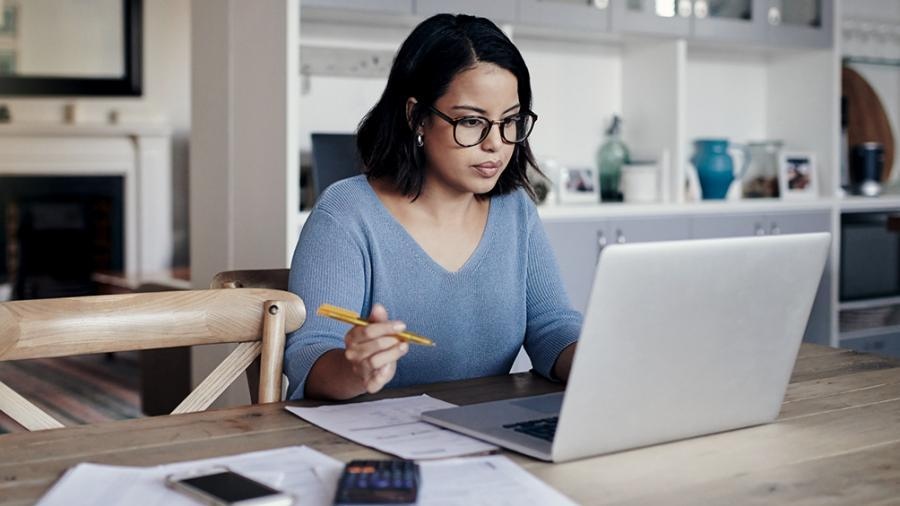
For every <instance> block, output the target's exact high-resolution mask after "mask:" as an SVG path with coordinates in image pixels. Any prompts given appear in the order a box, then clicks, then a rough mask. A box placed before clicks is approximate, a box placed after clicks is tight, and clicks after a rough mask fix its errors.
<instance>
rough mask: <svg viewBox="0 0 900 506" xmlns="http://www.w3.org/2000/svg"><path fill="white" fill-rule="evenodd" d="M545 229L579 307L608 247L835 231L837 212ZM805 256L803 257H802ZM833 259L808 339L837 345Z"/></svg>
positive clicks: (593, 222) (547, 222) (574, 221)
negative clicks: (833, 219)
mask: <svg viewBox="0 0 900 506" xmlns="http://www.w3.org/2000/svg"><path fill="white" fill-rule="evenodd" d="M544 229H545V230H546V231H547V236H548V237H549V239H550V243H551V245H552V246H553V249H554V252H555V254H556V258H557V261H558V263H559V268H560V273H561V276H562V279H563V283H564V284H565V286H566V290H567V291H568V294H569V297H570V299H571V301H572V304H573V306H574V307H575V308H576V309H578V310H579V311H584V310H585V308H586V307H587V302H588V297H589V296H590V291H591V286H592V283H593V274H594V267H595V265H596V263H597V259H598V258H599V256H600V252H601V251H602V250H603V248H604V247H605V246H606V245H609V244H613V243H627V242H649V241H671V240H679V239H710V238H723V237H745V236H753V235H772V234H782V233H784V234H798V233H809V232H827V231H830V230H831V211H830V210H817V211H790V212H769V213H756V212H744V213H737V212H736V213H727V214H715V215H706V214H694V215H676V216H641V217H611V218H545V219H544ZM800 260H802V259H800ZM831 279H832V276H831V259H829V260H828V264H827V265H826V267H825V270H824V272H823V275H822V280H821V281H820V284H819V288H818V291H817V292H816V299H815V302H814V303H813V309H812V313H811V314H810V319H809V323H808V325H807V328H806V332H805V334H804V340H805V341H807V342H815V343H819V344H825V345H828V344H830V343H831V312H832V302H831Z"/></svg>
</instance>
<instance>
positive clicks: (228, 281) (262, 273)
mask: <svg viewBox="0 0 900 506" xmlns="http://www.w3.org/2000/svg"><path fill="white" fill-rule="evenodd" d="M290 273H291V270H290V269H248V270H241V271H224V272H220V273H218V274H216V276H215V277H214V278H213V280H212V283H210V284H209V287H210V288H271V289H273V290H287V289H288V278H289V277H290Z"/></svg>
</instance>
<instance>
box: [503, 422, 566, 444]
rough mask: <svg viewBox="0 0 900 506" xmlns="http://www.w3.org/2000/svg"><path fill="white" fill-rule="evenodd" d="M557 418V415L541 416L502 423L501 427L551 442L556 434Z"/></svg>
mask: <svg viewBox="0 0 900 506" xmlns="http://www.w3.org/2000/svg"><path fill="white" fill-rule="evenodd" d="M558 420H559V417H558V416H551V417H550V418H541V419H539V420H528V421H527V422H519V423H511V424H508V425H504V426H503V428H504V429H512V430H514V431H516V432H521V433H522V434H528V435H529V436H533V437H536V438H539V439H544V440H547V441H551V442H552V441H553V436H554V435H556V422H557V421H558Z"/></svg>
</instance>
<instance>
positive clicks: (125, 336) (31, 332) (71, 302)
mask: <svg viewBox="0 0 900 506" xmlns="http://www.w3.org/2000/svg"><path fill="white" fill-rule="evenodd" d="M305 319H306V307H305V306H304V304H303V301H302V300H301V299H300V297H298V296H297V295H295V294H293V293H290V292H286V291H283V290H272V289H253V288H246V289H234V290H186V291H173V292H155V293H135V294H121V295H99V296H92V297H69V298H59V299H43V300H23V301H12V302H4V303H0V361H9V360H24V359H31V358H46V357H61V356H70V355H83V354H89V353H107V352H118V351H131V350H147V349H156V348H173V347H181V346H194V345H201V344H213V343H240V344H239V345H238V346H237V348H235V350H234V351H233V352H232V353H231V354H230V355H228V356H227V357H226V358H225V360H223V361H222V362H221V363H220V364H219V366H218V367H216V368H215V369H214V370H213V371H212V372H211V373H210V374H209V376H207V377H206V379H204V380H203V381H202V382H201V383H200V384H199V385H198V386H197V388H195V389H194V391H193V392H191V393H190V395H188V396H187V398H185V400H184V401H183V402H182V403H181V404H180V405H179V406H178V407H177V408H175V410H174V411H173V412H172V413H173V414H176V413H188V412H193V411H202V410H204V409H206V408H207V407H209V405H210V404H211V403H212V402H213V401H214V400H215V399H216V398H217V397H219V395H221V393H222V392H223V391H224V390H225V388H227V387H228V385H230V384H231V382H232V381H234V379H235V378H237V377H238V376H239V375H240V374H241V373H242V372H243V371H244V370H245V369H246V368H247V366H248V365H250V363H251V362H253V361H254V360H255V359H256V357H258V356H260V355H261V358H262V360H261V364H262V365H261V372H260V375H259V390H258V393H259V399H260V401H261V402H275V401H278V400H279V399H280V396H281V367H282V360H283V353H284V339H285V334H287V333H290V332H293V331H295V330H296V329H298V328H300V326H301V325H302V324H303V322H304V321H305ZM0 411H3V412H5V413H6V414H7V415H9V416H10V417H11V418H13V419H14V420H16V421H17V422H18V423H20V424H22V426H24V427H25V428H27V429H29V430H37V429H47V428H56V427H62V424H61V423H59V422H58V421H57V420H55V419H53V418H52V417H50V416H49V415H47V414H46V413H44V412H43V411H41V410H40V409H39V408H37V407H36V406H34V405H33V404H32V403H30V402H29V401H27V400H26V399H24V398H23V397H22V396H20V395H19V394H17V393H16V392H15V391H13V390H12V389H11V388H9V387H8V386H7V385H5V384H3V383H2V382H0Z"/></svg>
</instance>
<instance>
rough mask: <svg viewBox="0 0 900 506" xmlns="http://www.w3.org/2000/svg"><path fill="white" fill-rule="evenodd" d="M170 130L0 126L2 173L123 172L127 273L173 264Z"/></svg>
mask: <svg viewBox="0 0 900 506" xmlns="http://www.w3.org/2000/svg"><path fill="white" fill-rule="evenodd" d="M170 135H171V133H170V130H169V128H168V127H166V126H162V125H130V124H129V125H103V124H97V125H90V124H75V125H62V124H37V123H35V124H27V123H18V124H17V123H10V124H4V125H0V176H29V175H33V176H99V175H103V176H121V177H122V178H123V179H124V184H123V187H124V189H125V194H124V196H123V201H124V203H125V205H124V207H125V209H123V212H124V223H125V230H124V235H125V252H124V261H125V271H126V273H127V274H128V275H130V276H136V277H145V276H152V275H158V274H159V273H161V272H167V271H168V270H169V269H170V268H171V263H172V252H173V243H172V236H173V234H172V168H171V140H170Z"/></svg>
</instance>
